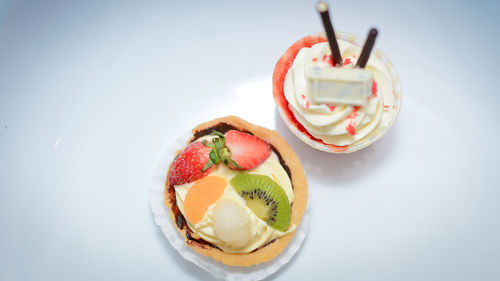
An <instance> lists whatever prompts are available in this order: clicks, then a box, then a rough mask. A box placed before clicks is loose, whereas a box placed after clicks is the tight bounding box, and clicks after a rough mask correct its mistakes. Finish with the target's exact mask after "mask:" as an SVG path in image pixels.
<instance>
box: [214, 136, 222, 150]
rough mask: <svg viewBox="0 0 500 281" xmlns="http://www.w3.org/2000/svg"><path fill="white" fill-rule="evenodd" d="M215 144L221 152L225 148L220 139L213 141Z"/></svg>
mask: <svg viewBox="0 0 500 281" xmlns="http://www.w3.org/2000/svg"><path fill="white" fill-rule="evenodd" d="M213 142H214V144H215V149H217V150H219V149H221V148H222V147H223V144H222V141H221V140H220V139H219V138H215V139H213Z"/></svg>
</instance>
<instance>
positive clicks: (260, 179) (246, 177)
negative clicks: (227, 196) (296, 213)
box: [231, 173, 292, 231]
mask: <svg viewBox="0 0 500 281" xmlns="http://www.w3.org/2000/svg"><path fill="white" fill-rule="evenodd" d="M231 185H232V186H233V187H234V189H235V190H236V191H237V192H238V193H239V194H240V196H241V197H243V199H245V201H246V202H247V206H248V207H249V208H250V209H251V210H252V211H253V212H254V213H255V215H257V216H258V217H259V218H261V219H262V220H263V221H265V222H266V223H267V224H268V225H269V226H271V227H272V228H274V229H277V230H280V231H286V230H287V229H288V226H289V225H290V220H291V214H292V206H291V205H290V202H289V201H288V197H287V196H286V193H285V191H284V190H283V188H282V187H281V186H280V185H279V184H277V183H276V182H275V181H273V180H272V179H271V178H270V177H268V176H264V175H256V174H246V173H240V174H238V175H236V176H235V177H234V178H232V179H231Z"/></svg>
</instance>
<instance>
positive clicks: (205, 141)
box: [201, 140, 215, 148]
mask: <svg viewBox="0 0 500 281" xmlns="http://www.w3.org/2000/svg"><path fill="white" fill-rule="evenodd" d="M201 143H202V144H203V145H204V146H207V147H210V148H215V145H214V144H213V143H209V142H208V141H207V140H203V141H202V142H201Z"/></svg>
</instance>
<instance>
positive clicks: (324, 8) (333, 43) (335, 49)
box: [316, 2, 342, 66]
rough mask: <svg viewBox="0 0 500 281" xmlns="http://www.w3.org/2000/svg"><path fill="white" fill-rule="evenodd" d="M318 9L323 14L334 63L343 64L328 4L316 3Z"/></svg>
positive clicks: (322, 18)
mask: <svg viewBox="0 0 500 281" xmlns="http://www.w3.org/2000/svg"><path fill="white" fill-rule="evenodd" d="M316 9H317V10H318V12H319V14H320V15H321V20H322V21H323V27H324V28H325V32H326V37H327V38H328V44H329V45H330V50H331V51H332V58H333V65H337V66H339V65H342V57H341V56H340V50H339V44H338V43H337V38H335V31H333V25H332V22H331V21H330V13H329V12H328V5H327V4H326V3H325V2H319V3H318V5H316Z"/></svg>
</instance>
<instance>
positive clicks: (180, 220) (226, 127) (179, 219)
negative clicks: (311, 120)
mask: <svg viewBox="0 0 500 281" xmlns="http://www.w3.org/2000/svg"><path fill="white" fill-rule="evenodd" d="M230 130H238V131H240V132H244V133H247V134H251V135H253V134H252V133H251V132H249V131H246V130H242V129H239V128H236V127H235V126H233V125H230V124H227V123H222V122H221V123H219V124H217V125H214V126H212V127H210V128H206V129H203V130H201V131H197V132H196V133H194V135H193V138H192V139H191V141H190V143H192V142H194V141H195V140H197V139H199V138H201V137H203V136H206V135H209V134H211V133H212V132H213V131H217V132H220V133H223V134H225V133H227V132H228V131H230ZM270 147H271V149H272V151H274V153H276V155H277V156H278V159H279V161H280V164H281V166H282V167H283V169H284V170H285V171H286V173H287V175H288V177H289V178H290V180H291V179H292V174H291V172H290V168H289V167H288V165H286V163H285V161H284V160H283V157H282V156H281V154H280V153H279V152H278V150H277V149H276V148H275V147H274V146H272V145H270ZM167 183H168V186H167V192H168V199H169V202H170V204H171V205H172V212H173V214H174V217H175V223H176V225H177V227H178V228H179V229H180V230H183V229H184V230H185V233H186V238H187V243H188V244H195V245H197V246H200V247H202V248H206V247H207V246H208V247H212V248H215V249H218V250H221V249H220V248H219V247H217V246H215V245H214V244H212V243H210V242H207V241H205V240H203V239H202V238H199V239H197V238H194V237H193V235H192V233H193V232H192V231H191V229H189V227H188V226H187V223H186V219H185V218H184V216H183V215H182V213H181V211H180V210H179V207H178V206H177V199H176V196H175V188H174V186H173V185H172V184H171V183H170V181H168V180H167ZM292 188H293V185H292ZM274 241H276V239H273V240H271V241H269V242H267V243H266V244H264V245H262V246H261V247H259V248H257V249H255V250H253V251H252V252H255V251H257V250H258V249H260V248H263V247H265V246H267V245H269V244H271V243H273V242H274ZM221 251H222V250H221Z"/></svg>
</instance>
